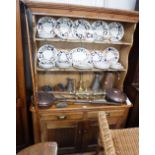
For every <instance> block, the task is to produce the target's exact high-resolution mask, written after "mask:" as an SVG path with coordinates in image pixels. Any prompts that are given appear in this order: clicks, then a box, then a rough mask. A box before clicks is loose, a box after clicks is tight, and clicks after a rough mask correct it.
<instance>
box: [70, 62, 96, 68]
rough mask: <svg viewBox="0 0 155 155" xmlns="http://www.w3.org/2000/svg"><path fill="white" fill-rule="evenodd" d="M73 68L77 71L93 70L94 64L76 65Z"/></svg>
mask: <svg viewBox="0 0 155 155" xmlns="http://www.w3.org/2000/svg"><path fill="white" fill-rule="evenodd" d="M73 67H75V68H77V69H92V68H93V64H92V63H90V62H86V63H85V62H83V63H74V65H73Z"/></svg>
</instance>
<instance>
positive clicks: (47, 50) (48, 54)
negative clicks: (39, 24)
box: [37, 44, 57, 67]
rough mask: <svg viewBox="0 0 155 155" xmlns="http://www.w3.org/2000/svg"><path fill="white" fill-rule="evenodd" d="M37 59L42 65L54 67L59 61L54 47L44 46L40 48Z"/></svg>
mask: <svg viewBox="0 0 155 155" xmlns="http://www.w3.org/2000/svg"><path fill="white" fill-rule="evenodd" d="M37 57H38V61H39V64H40V65H43V66H46V65H47V66H48V65H49V66H54V65H55V62H56V60H57V50H56V48H55V47H54V46H52V45H48V44H46V45H43V46H41V47H40V48H39V50H38V55H37ZM43 66H42V67H43Z"/></svg>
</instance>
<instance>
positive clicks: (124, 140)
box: [98, 112, 139, 155]
mask: <svg viewBox="0 0 155 155" xmlns="http://www.w3.org/2000/svg"><path fill="white" fill-rule="evenodd" d="M98 121H99V128H100V140H101V144H102V146H103V148H104V154H105V155H138V154H139V128H128V129H114V130H111V129H109V125H108V121H107V118H106V113H105V112H99V115H98Z"/></svg>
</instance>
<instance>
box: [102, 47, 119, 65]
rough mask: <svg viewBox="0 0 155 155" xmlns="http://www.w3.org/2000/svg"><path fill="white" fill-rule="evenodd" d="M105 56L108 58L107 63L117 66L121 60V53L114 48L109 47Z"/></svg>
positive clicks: (105, 51)
mask: <svg viewBox="0 0 155 155" xmlns="http://www.w3.org/2000/svg"><path fill="white" fill-rule="evenodd" d="M104 54H105V56H106V58H105V61H107V62H109V63H110V64H112V63H113V64H116V63H117V62H118V60H119V51H118V50H117V49H116V48H114V47H108V48H106V49H105V50H104Z"/></svg>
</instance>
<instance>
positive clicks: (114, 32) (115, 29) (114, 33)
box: [109, 22, 124, 41]
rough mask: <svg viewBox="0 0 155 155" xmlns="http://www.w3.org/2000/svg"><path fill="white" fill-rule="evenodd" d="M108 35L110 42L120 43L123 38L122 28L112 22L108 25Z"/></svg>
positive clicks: (120, 25) (119, 24)
mask: <svg viewBox="0 0 155 155" xmlns="http://www.w3.org/2000/svg"><path fill="white" fill-rule="evenodd" d="M109 33H110V40H111V41H120V40H121V39H122V38H123V36H124V27H123V25H122V24H121V23H118V22H112V23H110V24H109Z"/></svg>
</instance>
